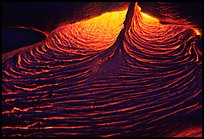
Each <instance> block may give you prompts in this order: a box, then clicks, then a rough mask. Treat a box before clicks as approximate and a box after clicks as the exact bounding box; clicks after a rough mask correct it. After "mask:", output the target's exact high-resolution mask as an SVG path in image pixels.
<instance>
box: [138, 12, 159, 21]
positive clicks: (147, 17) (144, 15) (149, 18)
mask: <svg viewBox="0 0 204 139" xmlns="http://www.w3.org/2000/svg"><path fill="white" fill-rule="evenodd" d="M141 15H142V19H143V21H144V22H146V23H159V20H158V19H156V18H154V17H152V16H150V15H148V14H146V13H143V12H141Z"/></svg>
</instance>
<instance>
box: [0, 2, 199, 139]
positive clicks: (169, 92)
mask: <svg viewBox="0 0 204 139" xmlns="http://www.w3.org/2000/svg"><path fill="white" fill-rule="evenodd" d="M201 35H202V34H201V32H200V31H199V30H198V29H195V28H194V26H192V25H175V24H162V23H161V22H160V20H159V19H157V18H155V17H152V16H150V15H148V14H146V13H143V12H142V11H141V8H140V7H139V6H138V4H137V3H135V4H130V6H129V9H126V10H123V11H117V12H108V13H105V14H103V15H100V16H98V17H94V18H91V19H88V20H84V21H80V22H77V23H74V24H67V25H65V26H61V27H58V28H56V29H55V30H53V31H52V32H51V33H50V34H49V35H48V36H47V38H46V40H44V41H42V42H39V43H37V44H35V45H31V46H26V47H23V48H20V49H17V50H14V51H11V52H8V53H5V54H3V55H2V57H3V59H2V133H3V136H23V137H33V136H36V137H59V136H88V137H110V136H137V137H140V136H141V137H173V136H179V137H181V136H183V137H184V136H186V137H189V136H196V137H197V136H199V137H201V136H202V126H201V120H202V118H201V115H202V113H201V112H202V105H201V93H202V85H201V82H202V68H201V67H202V51H201V50H200V49H199V47H198V41H199V37H200V36H201Z"/></svg>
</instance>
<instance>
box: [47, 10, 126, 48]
mask: <svg viewBox="0 0 204 139" xmlns="http://www.w3.org/2000/svg"><path fill="white" fill-rule="evenodd" d="M126 13H127V9H126V10H123V11H118V12H107V13H105V14H102V15H100V16H98V17H95V18H91V19H88V20H85V21H81V22H77V23H74V24H68V25H65V26H62V27H59V28H57V29H56V30H54V31H53V32H51V34H50V35H49V36H48V39H47V43H48V45H49V46H51V47H52V46H59V45H60V48H59V49H61V50H64V49H65V48H66V47H68V46H71V47H74V48H75V47H77V48H83V49H92V50H102V49H106V48H108V47H110V46H111V45H112V44H113V43H114V42H115V40H116V38H117V36H118V34H119V33H120V31H121V29H122V28H123V27H124V25H123V22H124V20H125V17H126ZM62 46H64V47H65V48H62Z"/></svg>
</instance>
